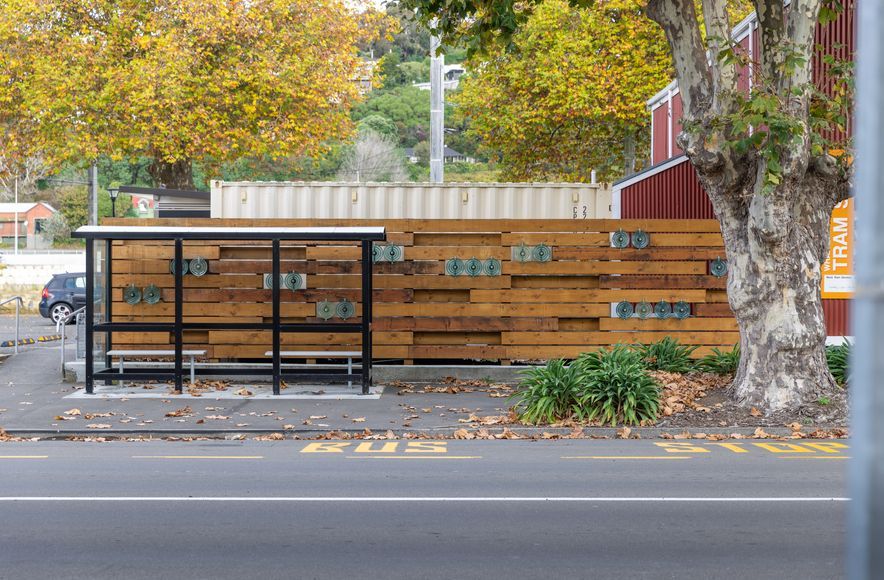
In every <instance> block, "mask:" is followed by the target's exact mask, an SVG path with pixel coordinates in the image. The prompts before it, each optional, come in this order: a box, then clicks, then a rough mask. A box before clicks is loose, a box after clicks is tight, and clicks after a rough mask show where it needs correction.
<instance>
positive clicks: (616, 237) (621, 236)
mask: <svg viewBox="0 0 884 580" xmlns="http://www.w3.org/2000/svg"><path fill="white" fill-rule="evenodd" d="M611 245H612V246H614V247H615V248H620V249H623V248H625V247H627V246H628V245H629V234H627V233H626V232H624V231H623V230H617V231H616V232H614V233H613V234H611Z"/></svg>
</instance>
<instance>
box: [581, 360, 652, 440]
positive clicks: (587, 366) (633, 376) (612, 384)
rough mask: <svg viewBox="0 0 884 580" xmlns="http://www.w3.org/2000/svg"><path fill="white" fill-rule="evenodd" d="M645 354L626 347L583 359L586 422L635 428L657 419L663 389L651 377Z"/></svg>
mask: <svg viewBox="0 0 884 580" xmlns="http://www.w3.org/2000/svg"><path fill="white" fill-rule="evenodd" d="M642 359H643V356H642V352H641V351H636V350H634V349H631V348H629V347H625V346H615V347H614V348H612V349H611V350H600V351H597V352H592V353H586V354H583V355H581V356H580V358H579V359H578V364H580V365H581V366H582V367H583V373H584V374H583V377H582V378H583V381H584V388H583V396H582V397H581V403H582V406H583V408H584V409H585V412H584V415H585V417H586V419H588V420H592V419H599V420H600V421H601V422H603V423H610V424H611V425H612V426H613V425H616V424H617V422H618V421H622V422H623V423H625V424H632V425H636V424H639V423H641V422H642V421H645V420H648V421H654V420H656V419H657V410H658V408H659V403H660V388H659V386H658V385H657V382H656V381H655V380H654V379H653V377H651V376H650V375H649V374H648V370H647V368H645V364H644V361H643V360H642Z"/></svg>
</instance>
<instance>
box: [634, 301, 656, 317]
mask: <svg viewBox="0 0 884 580" xmlns="http://www.w3.org/2000/svg"><path fill="white" fill-rule="evenodd" d="M652 312H654V307H653V306H651V303H650V302H639V303H638V304H636V305H635V313H636V314H638V317H639V318H641V319H642V320H644V319H645V318H647V317H648V316H650V315H651V313H652Z"/></svg>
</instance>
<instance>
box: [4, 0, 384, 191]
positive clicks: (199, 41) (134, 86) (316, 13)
mask: <svg viewBox="0 0 884 580" xmlns="http://www.w3.org/2000/svg"><path fill="white" fill-rule="evenodd" d="M356 16H357V15H355V14H354V13H353V11H352V9H351V8H349V7H348V5H347V3H345V2H343V1H341V0H256V1H246V0H233V1H231V0H126V1H123V2H120V1H119V0H74V1H71V0H40V1H37V0H10V1H8V2H5V3H3V4H2V6H0V54H2V55H3V56H2V59H3V61H2V65H3V71H2V78H0V81H2V82H0V104H3V105H6V106H9V107H10V108H9V109H7V114H8V115H12V116H14V117H16V118H18V119H29V120H30V121H31V123H32V124H33V127H31V129H32V130H33V134H34V136H35V138H34V139H33V148H34V149H35V150H38V151H41V152H43V153H44V154H45V155H46V156H47V158H48V159H50V160H51V161H53V162H55V163H58V162H60V161H66V160H71V159H75V160H91V159H95V158H97V157H98V156H99V155H101V154H107V155H111V156H113V157H116V158H120V157H125V156H136V155H142V154H143V155H148V156H150V157H151V158H152V159H153V163H152V164H151V166H150V174H151V176H152V177H153V179H154V180H155V181H156V182H158V183H160V184H163V185H165V186H168V187H178V188H188V187H191V186H192V163H191V162H192V161H193V160H194V159H202V160H205V161H206V162H207V163H216V164H220V163H221V162H223V161H225V160H230V159H236V158H238V157H241V156H243V155H250V156H256V157H259V156H268V157H282V156H293V155H294V156H301V155H308V156H309V155H318V154H320V153H321V152H322V151H323V150H324V149H325V147H326V146H327V144H328V143H329V141H331V140H333V139H338V138H342V137H346V136H348V135H349V134H350V132H351V131H352V123H351V121H350V116H349V111H350V108H351V106H352V105H353V103H355V102H356V101H357V100H358V99H359V93H358V87H357V85H356V83H355V82H354V79H356V78H357V77H358V74H357V71H358V68H359V66H360V63H361V60H360V58H359V56H358V54H357V44H358V43H360V42H364V41H366V40H370V38H371V37H373V36H374V34H375V32H376V30H377V27H376V26H374V25H373V24H377V22H378V20H379V19H382V18H383V16H381V15H376V16H375V17H368V18H357V17H356Z"/></svg>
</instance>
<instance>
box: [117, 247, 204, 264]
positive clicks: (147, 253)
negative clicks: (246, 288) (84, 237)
mask: <svg viewBox="0 0 884 580" xmlns="http://www.w3.org/2000/svg"><path fill="white" fill-rule="evenodd" d="M182 250H183V253H184V259H185V260H190V259H193V258H196V257H200V258H203V259H205V260H217V259H218V258H219V257H220V254H221V251H220V250H221V249H220V248H219V247H218V246H193V245H191V244H184V246H183V248H182ZM174 257H175V246H173V245H163V246H158V245H138V246H135V245H129V246H120V247H119V248H115V249H114V250H113V258H114V260H123V259H127V260H141V259H144V258H148V259H151V260H156V259H160V258H163V259H166V260H169V259H172V258H174Z"/></svg>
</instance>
